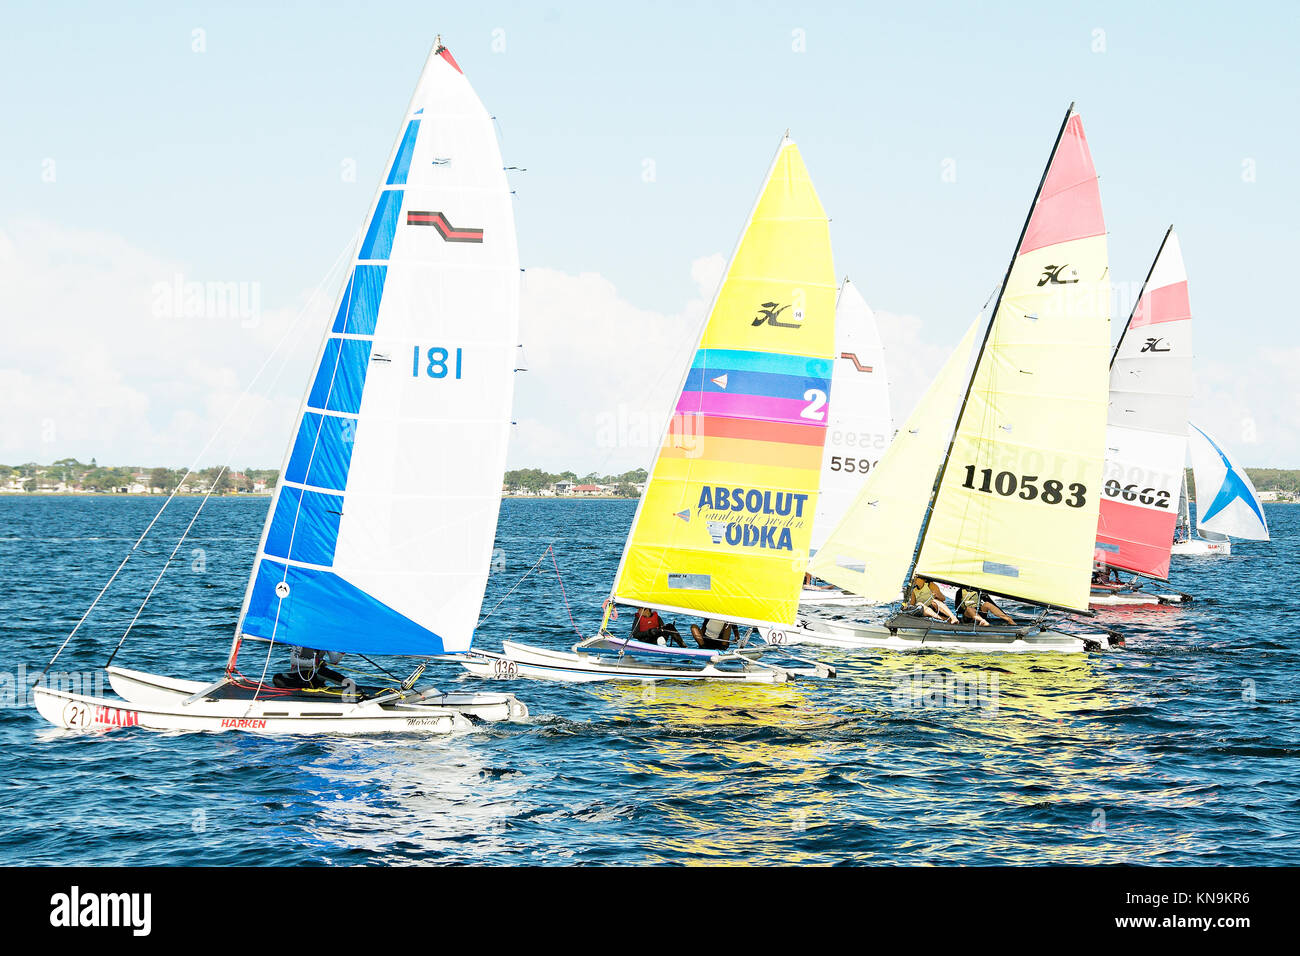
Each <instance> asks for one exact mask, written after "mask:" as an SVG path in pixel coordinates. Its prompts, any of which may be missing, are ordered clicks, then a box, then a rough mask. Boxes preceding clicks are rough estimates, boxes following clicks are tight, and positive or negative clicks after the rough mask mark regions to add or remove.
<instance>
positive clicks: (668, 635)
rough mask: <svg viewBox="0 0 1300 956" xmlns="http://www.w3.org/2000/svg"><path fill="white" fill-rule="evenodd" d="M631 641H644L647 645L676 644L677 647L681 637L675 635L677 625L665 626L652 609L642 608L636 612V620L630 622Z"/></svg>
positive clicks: (680, 645)
mask: <svg viewBox="0 0 1300 956" xmlns="http://www.w3.org/2000/svg"><path fill="white" fill-rule="evenodd" d="M632 640H634V641H644V642H646V643H647V644H662V645H665V646H666V645H668V644H670V643H671V644H676V645H677V646H678V647H682V646H684V645H683V644H682V637H681V635H680V634H678V633H677V625H675V624H665V623H664V621H663V618H661V617H660V616H659V612H658V611H656V610H655V609H654V608H650V607H643V608H641V609H640V610H639V611H637V612H636V619H635V620H634V621H633V622H632Z"/></svg>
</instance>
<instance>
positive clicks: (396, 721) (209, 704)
mask: <svg viewBox="0 0 1300 956" xmlns="http://www.w3.org/2000/svg"><path fill="white" fill-rule="evenodd" d="M32 696H33V698H34V699H35V702H36V709H37V710H38V711H39V712H40V714H41V716H42V717H44V718H45V719H46V720H48V721H49V722H50V723H52V724H54V725H56V726H58V727H65V728H68V729H70V730H111V729H115V728H119V727H143V728H145V729H148V730H170V731H226V730H241V731H246V732H251V733H259V734H380V733H422V734H448V733H452V732H454V731H464V730H470V729H471V728H473V727H474V723H473V721H471V720H470V719H469V718H468V717H466V716H464V715H463V714H460V713H458V712H456V711H454V710H449V709H447V708H445V707H430V706H425V705H422V704H405V703H381V702H379V701H363V702H362V703H359V704H343V703H336V702H329V701H322V702H319V703H317V702H314V701H308V702H302V701H296V702H294V703H293V704H288V705H287V704H285V703H284V702H281V701H273V700H267V701H248V700H213V699H211V698H205V699H203V700H199V701H195V702H194V703H193V704H190V705H188V706H186V705H185V704H183V703H181V702H179V701H178V702H176V703H174V704H172V705H170V706H159V705H146V704H138V703H132V702H130V701H125V700H115V699H112V698H104V697H89V696H86V695H84V694H73V693H68V692H65V691H58V690H51V689H49V688H45V687H37V688H35V689H34V690H33V692H32Z"/></svg>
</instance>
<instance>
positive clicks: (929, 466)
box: [808, 315, 985, 602]
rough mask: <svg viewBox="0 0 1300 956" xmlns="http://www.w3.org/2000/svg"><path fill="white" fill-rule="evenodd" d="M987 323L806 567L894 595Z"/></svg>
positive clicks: (873, 596)
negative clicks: (974, 354)
mask: <svg viewBox="0 0 1300 956" xmlns="http://www.w3.org/2000/svg"><path fill="white" fill-rule="evenodd" d="M984 325H985V321H984V316H983V315H981V316H980V317H978V318H976V319H975V321H974V322H973V323H972V324H971V327H970V328H969V329H968V330H967V332H966V335H965V336H964V337H963V338H962V340H961V343H960V344H959V345H958V346H957V348H956V349H954V350H953V352H952V354H951V355H950V356H948V361H947V362H945V363H944V366H943V368H942V369H940V371H939V374H938V376H936V378H935V380H934V381H933V382H931V383H930V387H929V388H928V389H927V390H926V393H925V395H923V396H922V397H921V401H920V402H919V403H918V404H917V406H916V408H915V409H914V410H913V411H912V414H911V416H909V417H908V419H907V423H906V424H905V425H903V427H902V428H900V429H899V431H898V434H897V435H896V436H894V440H893V441H892V442H891V443H890V445H889V447H888V448H887V449H886V450H885V454H884V455H883V456H882V457H881V459H880V463H879V464H878V465H876V468H875V470H874V471H872V472H871V473H870V474H869V475H867V477H866V480H865V481H864V482H863V483H862V487H861V489H860V490H859V491H858V495H857V497H856V498H855V499H854V500H853V504H852V505H851V506H850V507H849V509H848V510H847V511H846V512H845V513H844V517H843V519H842V520H841V521H840V523H839V525H837V526H836V527H835V529H834V530H833V531H832V532H831V535H830V537H829V538H827V539H826V543H825V544H823V545H822V547H821V548H820V549H819V550H818V551H817V553H816V554H815V555H813V557H812V559H811V560H810V561H809V563H808V570H809V571H811V572H812V573H813V574H814V575H815V576H816V577H819V578H821V579H823V580H825V581H830V582H831V583H832V584H838V585H839V586H840V587H842V588H844V589H845V590H846V591H852V592H854V593H855V594H861V595H862V596H863V597H865V598H868V599H869V600H872V601H879V602H885V601H893V600H897V598H898V593H899V590H900V588H901V587H902V585H903V580H904V578H905V577H906V576H907V570H908V568H909V567H911V565H912V559H913V558H914V557H915V556H916V539H917V535H918V534H919V533H920V531H921V522H922V520H923V519H924V518H925V509H926V506H927V505H929V503H930V495H931V494H932V493H933V491H934V483H935V479H936V478H937V477H938V474H939V467H940V465H942V464H943V455H944V452H945V451H947V450H948V442H949V439H950V438H951V437H952V425H953V419H954V418H955V417H956V414H957V407H958V405H959V404H960V403H961V398H962V395H963V393H964V392H965V390H966V384H967V382H969V381H970V372H971V357H972V352H973V351H974V349H975V342H976V336H977V334H978V333H979V332H981V331H983V328H984Z"/></svg>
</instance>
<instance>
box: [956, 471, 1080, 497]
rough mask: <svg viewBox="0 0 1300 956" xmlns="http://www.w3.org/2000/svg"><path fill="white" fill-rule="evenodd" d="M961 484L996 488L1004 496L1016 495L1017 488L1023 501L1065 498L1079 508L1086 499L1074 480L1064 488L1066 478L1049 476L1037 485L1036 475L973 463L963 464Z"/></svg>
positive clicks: (976, 488) (989, 489)
mask: <svg viewBox="0 0 1300 956" xmlns="http://www.w3.org/2000/svg"><path fill="white" fill-rule="evenodd" d="M977 474H978V475H979V478H980V480H979V481H978V482H977V481H976V480H975V476H976V475H977ZM961 486H962V487H963V488H970V489H971V490H972V491H982V492H984V493H985V494H993V493H994V492H996V493H997V494H999V495H1002V497H1004V498H1009V497H1011V496H1012V495H1015V494H1016V492H1017V490H1019V492H1020V493H1019V495H1017V497H1019V498H1023V499H1024V500H1025V501H1033V500H1034V499H1038V500H1039V501H1041V502H1043V504H1048V505H1059V504H1061V503H1062V502H1064V503H1065V506H1066V507H1067V508H1082V507H1083V506H1084V504H1086V503H1087V499H1086V497H1085V495H1086V493H1087V490H1088V489H1087V488H1086V487H1085V486H1084V485H1083V484H1081V483H1079V482H1077V481H1076V482H1073V483H1072V484H1071V485H1070V486H1069V487H1068V488H1067V487H1066V485H1065V482H1063V481H1057V480H1056V479H1055V478H1049V479H1047V480H1046V481H1044V482H1043V483H1042V487H1039V483H1038V475H1017V474H1016V473H1015V472H1013V471H999V472H997V473H996V474H994V472H993V469H992V468H981V469H980V470H979V471H978V472H976V470H975V466H974V465H967V466H966V480H965V481H963V482H962V483H961Z"/></svg>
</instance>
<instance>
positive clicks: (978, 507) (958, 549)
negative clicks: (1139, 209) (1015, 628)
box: [917, 112, 1110, 610]
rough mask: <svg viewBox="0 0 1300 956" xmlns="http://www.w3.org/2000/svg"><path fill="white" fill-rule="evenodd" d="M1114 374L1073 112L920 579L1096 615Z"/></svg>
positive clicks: (968, 405)
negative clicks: (1094, 573) (1094, 579)
mask: <svg viewBox="0 0 1300 956" xmlns="http://www.w3.org/2000/svg"><path fill="white" fill-rule="evenodd" d="M1109 364H1110V283H1109V279H1108V276H1107V262H1106V237H1105V225H1104V223H1103V221H1102V213H1101V200H1100V194H1099V192H1098V188H1097V174H1096V172H1095V170H1094V169H1093V165H1092V158H1091V156H1090V155H1089V152H1088V144H1087V140H1086V139H1085V137H1084V133H1083V123H1082V121H1081V120H1080V118H1079V117H1078V115H1077V114H1074V113H1073V112H1071V113H1070V114H1069V115H1068V116H1067V119H1066V121H1065V124H1064V125H1063V126H1062V129H1061V133H1060V136H1059V138H1058V140H1057V146H1056V148H1055V149H1054V150H1053V152H1052V156H1051V158H1050V159H1049V161H1048V166H1047V170H1046V172H1045V174H1044V177H1043V181H1042V184H1041V186H1040V189H1039V193H1038V195H1037V196H1036V197H1035V203H1034V206H1033V208H1032V210H1031V212H1030V216H1029V220H1028V222H1027V223H1026V226H1025V232H1024V235H1023V238H1022V241H1021V243H1020V246H1019V248H1018V250H1017V253H1016V256H1015V258H1014V259H1013V261H1012V265H1011V268H1010V270H1009V271H1008V273H1007V278H1006V280H1005V281H1004V283H1003V287H1002V293H1001V295H1000V297H999V300H998V303H997V305H996V308H995V310H994V314H993V320H992V322H991V324H990V326H989V329H988V331H987V333H986V338H985V342H984V345H983V348H982V349H981V352H980V358H979V361H978V362H977V363H976V366H975V371H974V374H973V376H972V378H971V382H970V385H969V388H968V392H967V397H966V401H965V406H964V408H963V409H962V411H961V414H960V415H959V417H958V421H957V426H956V430H955V432H954V436H953V441H952V445H951V448H950V450H949V454H948V458H947V460H946V462H945V464H944V469H943V477H942V479H941V480H940V483H939V487H938V490H937V492H936V494H935V500H934V504H933V507H932V511H931V515H930V518H929V521H928V523H927V524H926V526H925V530H924V532H923V539H922V542H921V546H920V552H919V555H918V559H917V573H919V574H922V575H925V576H927V577H933V578H938V579H940V580H942V581H947V582H950V583H956V584H964V585H967V586H970V587H973V588H979V589H981V590H986V591H991V592H994V593H997V594H1002V595H1007V596H1009V597H1014V598H1020V599H1023V600H1026V601H1031V602H1035V603H1039V604H1050V605H1056V606H1060V607H1067V608H1077V609H1079V610H1086V609H1087V607H1088V594H1089V582H1090V579H1091V570H1092V558H1093V548H1094V545H1095V543H1096V534H1097V520H1098V504H1099V501H1100V492H1101V488H1100V485H1101V474H1102V466H1103V462H1104V458H1105V449H1106V401H1107V394H1108V381H1107V378H1108V368H1109Z"/></svg>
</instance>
